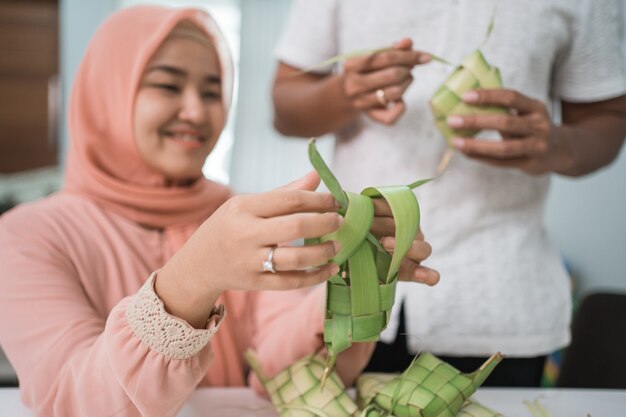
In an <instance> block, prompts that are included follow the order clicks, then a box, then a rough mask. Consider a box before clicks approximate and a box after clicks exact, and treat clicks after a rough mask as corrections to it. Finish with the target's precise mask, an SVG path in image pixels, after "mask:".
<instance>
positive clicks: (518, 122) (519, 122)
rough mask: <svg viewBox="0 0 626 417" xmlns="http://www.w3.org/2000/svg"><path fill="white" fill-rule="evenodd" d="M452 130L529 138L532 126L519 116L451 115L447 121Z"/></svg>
mask: <svg viewBox="0 0 626 417" xmlns="http://www.w3.org/2000/svg"><path fill="white" fill-rule="evenodd" d="M447 122H448V126H450V127H451V128H453V129H475V130H483V129H489V130H497V131H499V132H500V133H502V134H503V135H504V136H516V137H521V136H530V135H531V134H532V133H533V125H532V124H531V123H529V121H528V120H527V119H525V118H524V117H520V116H513V115H504V114H471V115H467V116H460V115H451V116H449V117H448V119H447Z"/></svg>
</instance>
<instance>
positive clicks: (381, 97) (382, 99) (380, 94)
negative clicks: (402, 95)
mask: <svg viewBox="0 0 626 417" xmlns="http://www.w3.org/2000/svg"><path fill="white" fill-rule="evenodd" d="M375 94H376V100H378V103H380V105H381V106H383V107H387V105H388V104H389V100H388V99H387V96H386V95H385V90H383V89H382V88H379V89H378V90H376V93H375Z"/></svg>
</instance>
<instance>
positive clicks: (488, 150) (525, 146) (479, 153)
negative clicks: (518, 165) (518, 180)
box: [452, 138, 542, 160]
mask: <svg viewBox="0 0 626 417" xmlns="http://www.w3.org/2000/svg"><path fill="white" fill-rule="evenodd" d="M537 142H538V141H536V140H534V139H532V138H524V139H504V140H501V141H491V140H481V139H471V138H454V139H453V140H452V143H453V145H454V147H455V148H456V149H458V150H459V151H461V152H463V153H464V154H465V155H468V156H471V157H483V158H492V159H503V160H506V159H519V158H526V157H529V156H533V155H536V154H537V152H540V149H541V148H542V146H539V145H538V144H537Z"/></svg>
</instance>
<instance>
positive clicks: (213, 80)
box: [147, 64, 222, 84]
mask: <svg viewBox="0 0 626 417" xmlns="http://www.w3.org/2000/svg"><path fill="white" fill-rule="evenodd" d="M153 71H164V72H167V73H169V74H172V75H174V76H176V77H185V76H187V71H185V70H183V69H181V68H178V67H174V66H171V65H162V64H161V65H155V66H153V67H150V68H148V71H147V72H148V73H150V72H153ZM203 81H204V82H206V83H209V84H221V83H222V78H221V77H220V76H219V75H217V74H209V75H207V76H206V77H204V79H203Z"/></svg>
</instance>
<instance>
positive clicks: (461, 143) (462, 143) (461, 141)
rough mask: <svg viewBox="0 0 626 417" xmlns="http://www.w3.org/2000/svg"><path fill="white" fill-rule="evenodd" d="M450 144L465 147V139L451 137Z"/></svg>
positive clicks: (458, 147) (460, 147)
mask: <svg viewBox="0 0 626 417" xmlns="http://www.w3.org/2000/svg"><path fill="white" fill-rule="evenodd" d="M452 146H454V147H455V148H456V149H463V148H465V139H461V138H454V139H452Z"/></svg>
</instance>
